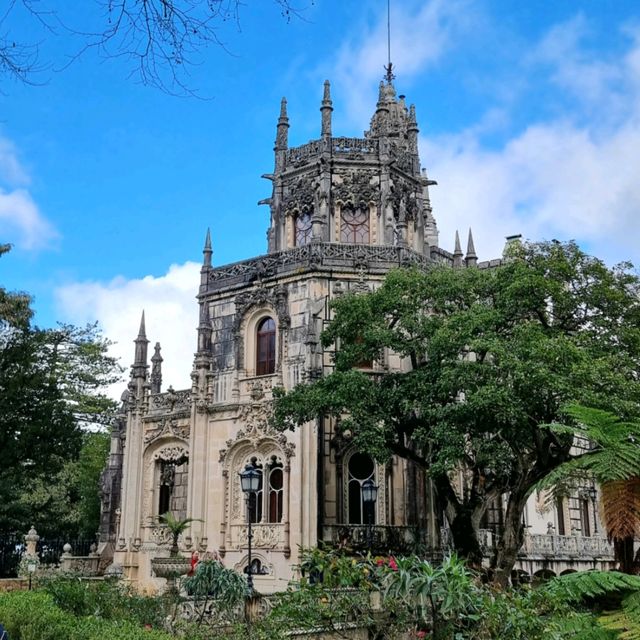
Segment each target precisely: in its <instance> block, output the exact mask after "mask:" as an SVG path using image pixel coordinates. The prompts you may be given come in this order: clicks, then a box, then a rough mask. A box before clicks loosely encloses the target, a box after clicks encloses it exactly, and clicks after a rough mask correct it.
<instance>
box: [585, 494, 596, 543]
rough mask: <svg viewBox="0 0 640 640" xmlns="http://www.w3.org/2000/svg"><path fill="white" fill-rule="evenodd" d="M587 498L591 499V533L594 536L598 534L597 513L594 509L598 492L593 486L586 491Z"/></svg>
mask: <svg viewBox="0 0 640 640" xmlns="http://www.w3.org/2000/svg"><path fill="white" fill-rule="evenodd" d="M587 493H588V494H589V497H590V498H591V504H592V505H593V533H594V535H597V534H598V511H597V507H596V498H597V497H598V491H597V489H596V488H595V485H591V487H590V488H589V489H588V490H587Z"/></svg>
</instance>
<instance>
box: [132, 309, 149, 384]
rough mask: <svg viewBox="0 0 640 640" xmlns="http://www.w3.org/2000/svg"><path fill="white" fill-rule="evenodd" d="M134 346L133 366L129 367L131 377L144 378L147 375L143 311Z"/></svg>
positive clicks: (145, 333)
mask: <svg viewBox="0 0 640 640" xmlns="http://www.w3.org/2000/svg"><path fill="white" fill-rule="evenodd" d="M133 342H134V344H135V355H134V358H133V366H132V367H131V376H132V377H133V378H145V377H146V375H147V345H148V344H149V341H148V340H147V332H146V328H145V322H144V310H143V311H142V317H141V318H140V328H139V329H138V337H137V338H136V339H135V340H134V341H133Z"/></svg>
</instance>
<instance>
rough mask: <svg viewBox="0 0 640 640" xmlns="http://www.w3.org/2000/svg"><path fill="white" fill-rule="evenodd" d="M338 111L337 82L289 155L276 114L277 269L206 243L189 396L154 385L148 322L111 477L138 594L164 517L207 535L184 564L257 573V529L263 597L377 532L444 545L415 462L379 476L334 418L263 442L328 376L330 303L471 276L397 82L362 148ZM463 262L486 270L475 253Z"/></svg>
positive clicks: (390, 543) (271, 235)
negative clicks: (311, 383) (325, 337)
mask: <svg viewBox="0 0 640 640" xmlns="http://www.w3.org/2000/svg"><path fill="white" fill-rule="evenodd" d="M332 111H333V103H332V100H331V93H330V86H329V83H328V82H325V84H324V91H323V96H322V100H321V103H320V112H321V118H320V137H319V138H318V139H317V140H313V141H311V142H308V143H307V144H304V145H302V146H298V147H290V146H289V143H288V134H289V119H288V116H287V103H286V100H284V99H283V100H282V103H281V106H280V115H279V118H278V121H277V126H276V141H275V162H274V170H273V173H271V174H267V175H265V176H264V177H266V178H267V179H269V180H270V181H271V182H272V187H273V189H272V194H271V196H270V197H269V198H267V199H265V200H263V201H262V202H261V203H260V204H266V205H268V206H269V208H270V213H271V215H270V225H269V229H268V232H267V237H268V250H267V253H266V254H265V255H262V256H259V257H256V258H251V259H248V260H243V261H241V262H237V263H234V264H230V265H224V266H218V267H216V266H214V264H213V245H212V240H211V234H210V233H209V232H207V235H206V239H205V243H204V249H203V262H202V268H201V272H200V286H199V290H198V304H199V322H198V327H197V339H196V345H195V346H196V352H195V357H194V363H193V371H192V374H191V383H190V385H189V386H188V388H184V389H182V390H178V391H174V390H173V389H171V388H169V389H168V390H166V391H164V392H163V391H162V389H161V385H162V375H161V363H162V357H161V356H160V349H159V345H158V346H157V347H156V350H155V354H154V356H153V358H152V359H151V362H152V370H151V373H150V372H149V366H148V363H147V346H148V340H147V337H146V332H145V327H144V318H143V321H142V323H141V328H140V332H139V335H138V338H137V339H136V340H135V358H134V364H133V367H132V369H131V381H130V383H129V388H128V392H127V394H126V398H124V400H125V401H124V403H123V410H122V411H123V413H122V418H121V424H124V425H125V426H124V428H121V430H120V432H118V433H119V435H118V434H115V432H114V434H115V435H114V438H115V437H116V436H117V438H118V442H117V443H115V444H114V447H113V450H114V452H116V453H117V454H118V455H117V458H116V457H114V461H113V466H112V472H113V473H116V471H117V468H118V466H117V465H121V468H122V481H121V483H120V484H121V487H122V493H121V500H120V501H119V503H118V501H109V500H106V499H105V504H120V511H121V514H120V516H119V517H118V518H117V519H114V518H113V517H107V516H105V517H104V523H105V527H104V528H105V534H108V535H109V538H110V539H111V540H113V539H114V538H115V555H114V561H115V562H116V563H118V564H121V565H122V566H123V568H124V571H125V574H126V575H127V576H128V577H129V578H131V579H134V580H137V581H139V582H140V583H141V584H145V585H148V586H153V585H156V586H159V585H160V581H159V580H157V579H156V578H154V577H153V575H152V571H151V563H150V561H151V559H152V558H153V557H154V556H157V555H160V554H163V553H166V552H167V550H166V544H165V543H166V539H165V538H166V533H165V532H164V531H163V529H162V527H161V526H159V523H158V517H159V515H160V514H162V513H163V512H165V511H167V510H170V511H172V512H174V513H175V514H177V515H178V516H187V517H190V518H194V519H196V521H195V522H193V524H192V525H191V529H190V531H189V532H188V533H187V534H185V536H183V539H182V548H183V551H184V552H193V551H196V550H197V551H198V552H199V553H204V552H207V551H215V552H216V553H217V554H218V555H219V556H220V557H221V558H222V559H223V561H224V562H225V564H226V565H227V566H231V567H234V568H236V569H237V570H239V571H245V572H246V571H248V568H247V562H248V560H247V522H248V520H250V521H251V523H252V527H253V533H254V538H253V543H254V547H253V560H254V562H253V566H252V571H254V572H255V573H256V578H255V582H256V587H257V588H258V589H259V590H260V591H262V592H269V591H276V590H278V589H281V588H283V587H284V586H285V585H286V582H287V581H288V580H289V579H290V578H291V577H292V573H293V570H294V565H295V564H296V563H297V561H298V549H299V548H300V547H310V546H314V545H316V544H317V543H318V542H319V541H320V540H324V541H326V542H330V543H331V542H334V543H336V544H338V543H343V542H344V541H345V540H346V539H348V540H349V544H351V545H354V546H357V545H358V544H362V543H363V538H362V535H363V531H364V528H365V524H366V523H367V522H371V523H373V524H374V526H376V527H377V531H378V538H377V539H378V540H379V541H380V544H381V545H382V546H383V547H385V548H387V549H390V548H395V547H398V551H399V552H401V551H402V548H401V547H402V545H403V544H405V543H406V542H407V536H409V537H410V536H411V535H413V534H411V533H410V532H415V531H416V526H417V530H418V531H419V532H420V533H419V535H420V536H421V538H422V540H423V541H424V542H426V543H429V544H435V543H436V541H437V536H438V530H437V529H438V527H437V524H436V520H437V519H436V517H435V513H434V511H433V506H432V505H433V501H432V499H431V495H430V489H429V486H428V484H427V483H425V482H424V475H423V474H422V475H420V472H419V471H418V470H416V469H415V468H413V466H412V465H411V464H410V463H408V462H406V461H404V460H394V461H393V463H392V464H389V465H380V464H377V463H375V462H374V461H373V460H372V459H371V458H369V457H368V456H367V455H365V454H364V453H362V452H359V451H357V450H355V449H354V447H353V446H352V444H351V443H350V442H349V441H348V439H345V438H344V437H343V436H340V435H339V434H338V433H337V432H336V429H335V425H334V424H333V423H332V421H331V420H328V419H327V420H325V419H322V418H318V419H317V420H314V421H312V422H310V423H309V424H307V425H305V426H304V427H303V428H302V429H299V430H297V431H295V432H292V433H286V434H282V433H276V432H274V431H273V430H272V429H271V427H270V426H269V415H270V410H271V404H272V391H273V389H274V388H276V387H281V388H284V389H291V388H293V387H294V386H295V385H296V384H299V383H301V382H305V381H308V380H313V379H316V378H318V377H319V376H322V375H325V374H326V373H327V372H328V371H330V370H331V368H332V366H333V360H332V348H324V347H323V346H322V344H321V342H320V334H321V332H322V330H323V328H324V327H325V326H326V324H327V323H328V322H329V321H330V319H331V314H332V311H331V305H330V303H331V300H332V299H334V298H336V297H338V296H341V295H344V294H345V293H348V292H356V293H357V292H364V291H369V290H371V289H372V288H375V287H377V286H378V285H379V283H380V282H381V281H382V279H383V278H384V276H385V275H386V274H387V273H388V271H389V270H390V269H393V268H396V267H398V266H403V265H415V266H418V267H420V268H427V267H428V266H429V265H430V264H433V262H434V261H437V262H445V263H447V264H450V265H452V266H453V265H454V264H455V265H456V266H460V267H462V266H465V265H466V262H465V260H463V259H462V258H461V256H458V255H457V254H455V255H454V254H451V253H449V252H447V251H444V250H442V249H440V248H439V247H438V231H437V227H436V223H435V220H434V218H433V215H432V210H431V204H430V200H429V186H430V185H431V184H434V183H433V182H432V181H430V180H429V179H428V177H427V175H426V171H425V170H424V169H422V168H421V165H420V158H419V155H418V146H417V145H418V138H417V136H418V124H417V120H416V112H415V108H414V107H413V105H412V106H410V107H407V106H406V105H405V100H404V97H403V96H400V97H397V96H396V91H395V88H394V86H393V84H392V82H391V81H387V82H383V83H381V85H380V92H379V97H378V102H377V104H376V107H375V111H374V113H373V116H372V118H371V124H370V128H369V131H367V132H366V133H365V134H364V137H362V138H348V137H335V136H333V134H332V123H331V116H332ZM458 244H459V243H458ZM469 247H470V249H469V252H470V253H469V256H467V259H468V260H469V261H470V262H469V264H475V261H476V257H475V249H474V248H473V241H472V239H470V241H469ZM460 253H461V252H460ZM402 366H403V363H402V361H401V360H400V359H399V358H398V357H397V356H395V355H394V354H385V355H384V356H383V357H381V358H380V359H379V360H377V361H374V362H370V363H363V364H362V367H363V368H364V369H365V370H367V371H370V372H371V374H372V375H375V373H376V372H381V371H388V370H394V369H400V368H401V367H402ZM247 465H250V466H252V467H253V468H255V469H257V470H258V471H259V473H260V474H261V479H262V485H261V490H260V492H259V494H256V495H255V496H253V497H252V498H251V499H250V500H249V501H246V500H245V496H244V495H243V494H242V492H241V488H240V482H239V475H238V474H239V472H240V471H241V470H243V469H244V468H245V467H246V466H247ZM113 473H112V475H113ZM367 479H372V480H374V482H375V483H376V485H377V486H378V487H379V491H378V500H377V502H376V504H375V508H373V510H369V511H367V510H366V509H365V506H364V504H363V502H362V494H361V486H362V483H363V482H365V481H366V480H367ZM113 486H116V483H114V484H113ZM114 522H116V528H117V534H115V536H114V535H113V533H110V532H109V526H110V527H111V528H113V526H114V524H113V523H114ZM394 545H395V546H394Z"/></svg>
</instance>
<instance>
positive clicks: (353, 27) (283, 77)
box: [0, 0, 640, 386]
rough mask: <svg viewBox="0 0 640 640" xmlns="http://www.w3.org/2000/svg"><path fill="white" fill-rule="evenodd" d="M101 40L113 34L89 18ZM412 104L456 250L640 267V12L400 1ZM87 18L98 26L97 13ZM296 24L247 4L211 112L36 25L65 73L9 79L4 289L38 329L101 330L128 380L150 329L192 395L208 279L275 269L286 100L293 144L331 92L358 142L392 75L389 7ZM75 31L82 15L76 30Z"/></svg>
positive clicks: (171, 375)
mask: <svg viewBox="0 0 640 640" xmlns="http://www.w3.org/2000/svg"><path fill="white" fill-rule="evenodd" d="M73 4H74V7H73V14H72V15H70V16H63V17H64V18H65V20H66V19H67V18H69V19H71V18H73V19H74V20H77V21H78V23H77V24H79V25H81V26H82V27H83V28H85V27H86V26H87V25H89V26H94V25H95V24H97V21H98V20H99V18H100V15H99V13H92V11H93V9H92V7H93V6H94V5H93V3H92V2H89V1H88V0H87V1H86V2H84V3H82V4H81V5H80V4H77V3H73ZM392 5H393V8H392V58H393V61H394V67H395V70H396V75H397V78H396V82H395V84H396V88H397V89H398V92H399V93H404V94H406V95H407V101H408V102H410V103H415V104H416V108H417V115H418V122H419V125H420V131H421V133H420V136H421V138H420V142H421V155H422V164H423V166H425V167H426V168H427V169H428V171H429V174H430V176H431V177H432V178H434V179H436V180H437V181H438V183H439V186H437V187H435V188H434V189H433V191H432V197H433V204H434V215H435V217H436V220H437V222H438V225H439V229H440V233H441V235H440V244H441V246H443V247H445V248H447V249H450V248H451V246H452V244H453V234H454V232H455V230H456V229H460V231H461V233H463V234H466V230H467V228H468V227H469V226H472V227H473V231H474V236H475V238H476V248H477V250H478V253H479V255H480V257H481V259H487V258H491V257H495V256H497V255H499V254H500V252H501V249H502V246H503V242H504V236H506V235H510V234H512V233H523V234H524V235H525V237H528V238H531V239H543V238H547V239H548V238H560V239H569V238H575V239H577V240H578V241H579V242H580V243H581V244H582V245H583V246H584V247H585V248H587V249H588V250H590V251H592V252H593V253H594V254H595V255H598V256H600V257H603V258H605V259H606V260H607V261H608V262H610V263H613V262H617V261H620V260H624V259H630V260H632V261H634V262H636V263H640V248H639V246H638V239H639V238H640V180H639V179H638V178H639V175H640V18H639V17H638V15H637V3H636V2H632V1H628V2H627V1H625V0H616V1H615V2H613V1H609V2H605V1H597V0H591V1H583V2H580V1H577V0H573V1H568V0H566V1H560V0H557V1H556V2H553V3H551V2H546V1H545V2H543V1H542V0H531V1H529V2H522V3H514V2H510V1H506V0H475V1H471V0H467V1H465V0H447V1H445V0H430V1H426V2H425V1H421V2H414V1H412V0H404V1H402V2H400V1H398V0H396V1H395V2H392ZM79 6H82V7H83V9H82V10H83V11H85V12H86V13H85V14H80V13H78V9H77V8H78V7H79ZM298 6H300V7H301V17H300V18H296V17H293V18H292V19H291V20H289V21H287V20H286V19H284V18H283V17H282V16H281V15H280V12H279V10H278V7H277V6H276V5H275V4H274V3H272V2H270V1H269V0H253V1H248V2H247V3H246V6H243V7H242V8H241V16H240V18H241V22H240V28H238V27H237V25H235V24H232V23H225V24H223V25H221V28H220V32H219V33H220V36H221V39H222V40H224V42H225V43H226V46H227V49H228V51H229V52H230V53H226V52H225V51H223V50H221V49H220V48H216V47H211V48H209V49H208V50H206V51H204V52H203V53H202V56H201V59H200V64H199V65H198V66H197V67H195V68H193V69H191V76H190V79H189V80H188V82H189V83H190V86H192V87H194V88H195V89H196V90H197V91H198V93H199V95H200V96H202V97H204V98H207V99H194V98H177V97H174V96H170V95H167V94H165V93H162V92H161V91H158V90H157V89H153V88H150V87H145V86H141V85H139V84H137V83H136V81H135V77H133V78H132V77H129V76H130V72H131V66H130V65H129V64H128V63H127V61H126V60H122V59H104V58H101V57H100V56H99V55H98V52H97V51H94V50H91V51H88V52H86V53H85V54H84V55H83V56H82V57H81V58H80V59H78V60H76V61H75V62H73V63H72V64H70V65H69V66H68V67H66V68H65V69H63V70H61V71H56V69H59V68H60V67H62V66H64V65H65V63H66V62H67V61H68V60H69V56H70V55H72V54H73V53H74V52H76V51H77V50H78V48H79V46H80V41H79V40H78V39H74V38H69V37H66V36H64V35H62V34H60V35H58V36H55V35H53V34H51V33H49V32H47V31H46V30H43V29H40V28H39V27H38V26H37V25H35V24H34V23H33V20H32V19H31V18H30V17H29V16H28V15H25V14H21V13H20V12H17V13H15V14H13V15H10V16H9V17H8V18H7V19H6V20H5V22H4V23H3V25H2V26H3V30H4V33H6V34H8V36H9V37H10V38H15V39H17V40H19V39H21V38H22V39H24V38H30V39H31V41H37V42H38V43H39V49H40V59H41V61H42V62H43V63H48V64H49V67H50V68H49V69H45V70H44V71H43V72H41V73H39V74H37V76H35V77H34V78H33V79H34V81H35V82H36V84H35V85H34V86H32V85H21V84H18V83H14V82H11V81H9V80H8V79H6V78H0V88H2V90H3V95H1V96H0V241H2V242H11V243H12V244H13V245H14V248H13V250H12V252H11V253H10V254H9V255H7V256H4V257H3V258H2V259H1V260H0V283H1V284H2V285H3V286H6V287H8V288H9V289H21V290H26V291H28V292H30V293H32V294H33V295H34V296H35V309H36V311H37V316H36V321H37V322H38V323H39V324H42V325H51V324H53V323H54V322H55V321H56V320H64V321H72V322H76V323H83V322H86V321H91V320H99V321H100V323H101V324H102V326H103V328H104V330H105V332H106V333H107V335H109V337H111V338H112V339H114V340H116V341H117V342H118V346H117V347H116V353H117V354H118V355H122V356H123V358H124V363H125V364H126V363H128V361H129V360H130V353H129V352H130V351H131V349H130V344H131V343H130V341H131V340H132V339H133V337H134V335H135V332H136V329H137V319H138V317H139V314H140V311H141V309H142V308H143V307H144V308H146V309H147V326H148V329H149V334H150V338H151V339H152V340H156V339H160V340H161V341H162V343H163V349H164V353H165V360H166V361H167V360H168V362H166V364H167V367H166V369H167V374H166V376H165V378H167V381H168V382H171V383H173V384H174V385H176V386H185V385H186V383H187V380H188V378H187V377H186V376H187V375H188V370H189V362H190V360H191V354H192V352H193V346H194V345H193V341H194V339H195V333H194V332H193V327H195V325H196V323H197V310H196V308H195V304H194V302H193V297H194V296H195V293H196V290H197V269H198V262H199V261H200V258H201V249H202V243H203V240H204V235H205V232H206V229H207V227H211V232H212V238H213V244H214V262H215V263H216V264H223V263H226V262H230V261H234V260H239V259H242V258H244V257H249V256H252V255H256V254H259V253H262V252H264V250H265V246H266V242H265V231H266V227H267V224H268V217H269V216H268V209H267V208H266V207H258V206H257V201H258V200H260V199H262V198H264V197H267V196H268V195H269V191H270V183H269V182H267V181H265V180H263V179H261V178H260V175H261V174H263V173H268V172H270V171H271V170H272V168H273V152H272V149H273V141H274V136H275V124H276V119H277V116H278V110H279V101H280V98H281V97H282V96H286V97H287V99H288V105H289V116H290V122H291V128H290V136H289V139H290V144H292V145H296V144H303V143H304V142H307V141H308V140H309V139H312V138H315V137H317V136H318V130H319V124H320V114H319V111H318V108H319V105H320V99H321V96H322V82H323V81H324V79H325V78H328V79H329V80H331V82H332V94H333V96H332V97H333V100H334V126H333V129H334V134H335V135H361V134H362V131H363V130H364V129H366V128H367V127H368V121H369V118H370V116H371V115H372V113H373V110H374V107H375V100H376V95H377V84H378V82H379V80H380V79H381V77H382V74H383V73H384V71H383V64H384V63H385V61H386V33H385V29H386V2H385V0H362V1H359V2H344V1H340V2H339V1H333V0H315V2H314V3H311V2H310V0H298ZM60 11H64V10H63V9H61V10H60Z"/></svg>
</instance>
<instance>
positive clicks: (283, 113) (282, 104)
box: [280, 98, 287, 119]
mask: <svg viewBox="0 0 640 640" xmlns="http://www.w3.org/2000/svg"><path fill="white" fill-rule="evenodd" d="M280 118H281V119H283V118H284V119H287V99H286V98H282V100H280Z"/></svg>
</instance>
